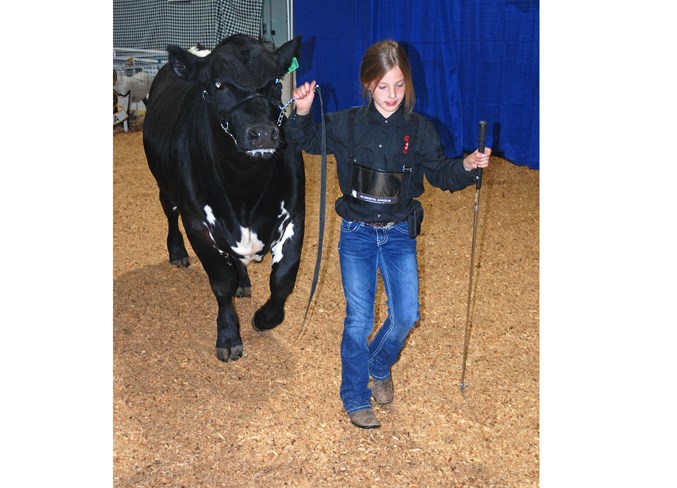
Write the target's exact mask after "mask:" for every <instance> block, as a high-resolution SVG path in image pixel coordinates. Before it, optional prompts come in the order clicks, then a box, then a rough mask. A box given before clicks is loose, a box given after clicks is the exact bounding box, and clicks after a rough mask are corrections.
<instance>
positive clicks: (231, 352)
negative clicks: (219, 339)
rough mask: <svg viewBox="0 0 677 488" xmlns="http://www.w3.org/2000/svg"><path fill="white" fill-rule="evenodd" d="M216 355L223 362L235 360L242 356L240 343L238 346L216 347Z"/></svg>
mask: <svg viewBox="0 0 677 488" xmlns="http://www.w3.org/2000/svg"><path fill="white" fill-rule="evenodd" d="M216 357H217V358H218V359H219V360H220V361H223V362H224V363H225V362H228V361H236V360H238V359H240V358H241V357H242V344H240V345H239V346H233V347H231V348H230V349H229V348H227V347H217V348H216Z"/></svg>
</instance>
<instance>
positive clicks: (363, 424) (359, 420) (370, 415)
mask: <svg viewBox="0 0 677 488" xmlns="http://www.w3.org/2000/svg"><path fill="white" fill-rule="evenodd" d="M348 417H350V421H351V422H352V423H353V425H356V426H357V427H359V428H360V429H375V428H377V427H381V424H380V423H379V421H378V420H377V419H376V415H374V411H373V410H372V409H371V408H364V409H362V410H356V411H355V412H350V413H349V414H348Z"/></svg>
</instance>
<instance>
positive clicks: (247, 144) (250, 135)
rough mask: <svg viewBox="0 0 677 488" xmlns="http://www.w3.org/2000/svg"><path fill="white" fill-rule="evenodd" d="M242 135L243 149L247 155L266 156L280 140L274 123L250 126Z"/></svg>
mask: <svg viewBox="0 0 677 488" xmlns="http://www.w3.org/2000/svg"><path fill="white" fill-rule="evenodd" d="M244 136H245V141H244V149H245V150H246V152H247V154H248V155H249V156H255V157H268V156H271V155H272V154H273V153H274V152H275V149H276V148H277V145H278V144H279V142H280V129H279V128H278V127H277V126H275V125H265V126H263V125H259V126H251V127H249V128H247V130H246V131H245V134H244Z"/></svg>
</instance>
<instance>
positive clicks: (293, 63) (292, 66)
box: [287, 56, 299, 73]
mask: <svg viewBox="0 0 677 488" xmlns="http://www.w3.org/2000/svg"><path fill="white" fill-rule="evenodd" d="M298 67H299V61H298V60H297V59H296V56H294V57H293V58H291V64H290V65H289V69H288V70H287V73H291V72H292V71H294V70H295V69H296V68H298Z"/></svg>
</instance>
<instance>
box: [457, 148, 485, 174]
mask: <svg viewBox="0 0 677 488" xmlns="http://www.w3.org/2000/svg"><path fill="white" fill-rule="evenodd" d="M490 156H491V148H490V147H485V148H484V153H481V152H479V151H478V150H477V149H475V152H474V153H472V154H470V155H469V156H468V157H467V158H465V159H464V160H463V167H464V168H465V170H466V171H472V170H474V169H476V168H486V167H487V166H489V157H490Z"/></svg>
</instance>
